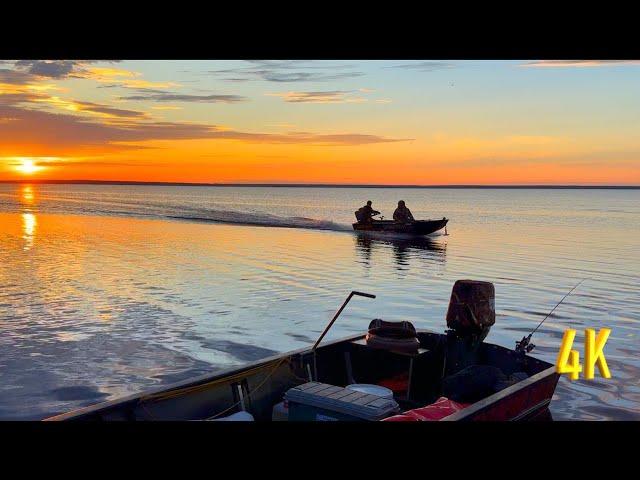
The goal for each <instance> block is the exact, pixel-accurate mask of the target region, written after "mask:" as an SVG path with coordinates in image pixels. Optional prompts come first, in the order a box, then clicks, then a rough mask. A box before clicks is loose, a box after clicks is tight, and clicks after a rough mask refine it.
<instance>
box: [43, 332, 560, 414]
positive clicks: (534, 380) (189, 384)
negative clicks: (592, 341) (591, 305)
mask: <svg viewBox="0 0 640 480" xmlns="http://www.w3.org/2000/svg"><path fill="white" fill-rule="evenodd" d="M363 338H364V335H356V336H352V337H348V338H345V339H341V340H336V341H334V342H327V343H326V344H324V345H321V346H320V347H319V348H318V349H317V350H316V355H314V354H313V352H312V351H311V349H310V348H306V349H301V350H296V351H293V352H289V353H285V354H281V355H276V356H273V357H269V358H265V359H263V360H260V361H257V362H253V363H250V364H248V365H245V366H243V367H240V368H234V369H230V370H227V371H223V372H220V373H217V374H213V375H203V376H200V377H197V378H193V379H189V380H185V381H182V382H179V383H176V384H173V385H169V386H165V387H161V388H157V389H154V390H151V391H148V392H144V393H141V394H136V395H131V396H128V397H125V398H121V399H116V400H111V401H108V402H103V403H100V404H97V405H93V406H89V407H85V408H81V409H79V410H76V411H72V412H69V413H64V414H62V415H57V416H55V417H51V418H48V419H46V420H50V421H61V420H83V421H91V420H97V421H118V420H124V421H149V420H151V421H153V420H207V419H211V418H212V417H219V416H225V415H230V414H232V413H234V412H235V411H237V409H238V407H237V405H238V403H239V398H238V390H239V389H244V391H245V392H246V395H245V402H246V404H247V405H246V406H247V410H248V411H250V412H251V414H252V415H253V416H254V417H255V419H256V420H257V421H270V420H271V416H272V409H273V406H274V405H275V404H277V403H278V402H280V401H281V400H282V398H283V395H284V393H285V392H286V391H287V390H288V389H289V388H292V387H295V386H297V385H300V384H301V383H304V382H306V381H308V380H309V378H308V376H309V375H310V372H312V371H313V370H314V367H315V366H314V362H315V361H316V360H317V372H316V373H314V377H316V376H317V377H316V378H318V380H319V381H324V382H325V383H331V384H335V385H345V384H347V383H348V380H347V377H346V374H345V368H344V367H345V364H344V361H345V355H346V354H350V355H351V357H353V360H354V365H358V364H360V365H362V364H363V363H362V362H363V361H364V357H361V358H358V355H359V353H358V352H359V350H356V349H354V348H353V345H354V343H357V341H358V340H361V339H363ZM418 340H419V341H420V345H421V347H422V348H425V349H428V350H430V351H432V352H434V356H433V357H432V360H433V364H430V363H426V364H425V365H422V367H421V366H420V365H419V364H417V365H416V368H417V369H418V370H420V368H422V373H421V374H420V375H428V374H429V373H428V372H429V371H439V372H442V366H441V364H438V361H439V358H438V354H437V352H438V350H439V348H440V347H441V346H442V345H446V344H447V342H448V339H447V336H446V335H442V334H437V333H432V332H426V331H419V332H418ZM369 354H370V352H369V353H367V355H369ZM381 355H383V357H381V358H380V359H379V360H377V361H373V360H371V359H370V358H369V357H367V362H372V363H370V364H369V370H370V372H368V373H375V372H378V371H380V370H381V369H383V368H386V367H387V366H388V365H389V364H390V361H391V363H392V361H393V358H386V357H384V355H385V352H384V351H382V353H381ZM458 358H460V357H458ZM397 360H398V362H399V363H398V365H399V366H400V367H402V366H403V365H404V366H405V368H406V365H405V363H406V358H405V357H399V358H398V359H397ZM440 360H441V359H440ZM376 362H378V363H376ZM464 363H466V364H474V363H479V364H483V363H484V364H489V365H495V366H498V367H500V368H501V369H502V370H503V371H504V372H505V373H512V372H513V371H526V372H527V373H528V375H529V377H528V378H527V379H526V380H522V381H520V382H518V383H516V384H514V385H512V386H510V387H508V388H505V389H504V390H501V391H499V392H497V393H495V394H494V395H491V396H489V397H486V398H484V399H482V400H480V401H478V402H476V403H474V404H472V405H470V406H468V407H467V408H465V409H463V410H461V411H459V412H457V413H455V414H453V415H451V416H449V417H446V418H445V419H444V420H446V421H468V420H473V421H482V420H490V421H495V420H502V421H505V420H524V419H527V418H530V417H533V416H535V415H536V414H539V413H540V412H541V411H543V410H544V409H546V408H547V406H548V405H549V402H550V401H551V398H552V396H553V393H554V391H555V387H556V384H557V382H558V378H559V376H558V374H557V373H556V372H555V367H554V366H553V365H552V364H550V363H547V362H544V361H542V360H539V359H536V358H534V357H530V356H528V355H523V354H519V353H516V352H514V351H513V350H509V349H507V348H505V347H501V346H498V345H493V344H482V345H481V346H480V348H479V349H477V350H474V353H473V355H472V356H471V357H469V358H466V359H464ZM461 367H462V364H460V367H458V368H461ZM365 373H367V372H360V373H359V374H365ZM360 378H362V377H360ZM418 378H420V377H418ZM431 383H432V382H431V381H425V385H424V387H425V388H428V386H429V385H430V384H431ZM419 387H421V385H416V389H415V390H416V392H417V393H418V395H420V388H419ZM412 391H413V389H412ZM434 398H437V395H436V394H435V392H434V395H431V394H425V395H424V396H422V397H421V398H420V399H418V403H417V404H414V405H409V406H407V407H406V409H409V408H415V407H417V406H424V405H425V404H426V403H428V402H431V401H433V399H434ZM429 399H431V400H429Z"/></svg>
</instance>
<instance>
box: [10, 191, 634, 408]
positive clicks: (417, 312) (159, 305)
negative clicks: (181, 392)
mask: <svg viewBox="0 0 640 480" xmlns="http://www.w3.org/2000/svg"><path fill="white" fill-rule="evenodd" d="M368 199H371V200H373V202H374V208H376V209H377V210H381V211H382V213H383V214H385V215H386V216H387V217H390V216H391V213H392V212H393V209H394V207H395V204H396V202H397V200H399V199H404V200H405V201H406V202H407V205H408V206H409V208H411V210H412V211H413V214H414V216H415V217H416V218H434V219H435V218H442V217H443V216H446V217H447V218H450V219H451V220H450V223H449V226H448V232H449V235H448V236H445V235H442V234H436V235H433V236H431V237H429V240H423V241H410V240H407V239H383V238H370V237H362V236H358V235H356V234H354V233H353V232H352V231H351V225H350V224H351V222H352V221H353V212H354V210H356V208H358V207H359V206H361V205H362V204H364V202H365V201H366V200H368ZM221 222H226V223H221ZM0 227H1V230H0V282H1V285H2V287H1V289H0V379H2V381H1V382H0V419H40V418H43V417H46V416H50V415H54V414H57V413H61V412H65V411H68V410H71V409H74V408H78V407H81V406H85V405H89V404H92V403H96V402H99V401H104V400H107V399H113V398H117V397H119V396H122V395H127V394H131V393H135V392H139V391H142V390H145V389H148V388H152V387H156V386H159V385H164V384H169V383H172V382H175V381H178V380H181V379H185V378H188V377H190V376H195V375H200V374H203V373H206V372H213V371H216V370H219V369H223V368H228V367H230V366H234V365H241V364H243V363H245V362H248V361H252V360H257V359H259V358H262V357H265V356H268V355H271V354H273V353H275V352H284V351H287V350H291V349H296V348H301V347H305V346H308V345H310V344H311V343H312V342H313V341H314V340H315V339H316V338H317V336H318V335H319V334H320V332H321V331H322V330H323V328H324V327H325V325H326V323H327V322H328V320H329V319H330V318H331V315H332V314H333V313H334V312H335V310H336V308H337V307H338V306H339V305H340V304H341V303H342V301H343V300H344V298H345V296H346V295H347V294H348V293H349V291H351V290H361V291H365V292H370V293H374V294H376V295H377V299H375V300H369V299H361V298H356V299H354V300H353V301H352V302H351V304H350V305H349V307H347V309H346V310H345V312H344V314H343V316H341V317H340V319H339V320H338V322H337V323H336V325H335V326H334V328H333V329H332V331H331V332H330V334H329V336H328V338H337V337H340V336H345V335H349V334H353V333H356V332H362V331H364V330H365V329H366V327H367V325H368V323H369V321H370V320H371V319H372V318H374V317H382V318H384V319H387V320H409V321H411V322H413V323H414V324H415V325H416V327H418V328H427V329H431V330H434V331H443V330H444V329H445V320H444V318H445V314H446V309H447V305H448V300H449V296H450V293H451V287H452V285H453V282H454V281H455V280H457V279H461V278H473V279H478V280H488V281H491V282H494V284H495V287H496V310H497V319H496V324H495V326H494V327H493V328H492V330H491V333H490V334H489V336H488V338H487V341H489V342H492V343H497V344H500V345H503V346H507V347H513V346H514V342H515V341H516V340H519V339H520V338H521V337H522V336H523V335H525V334H527V333H528V332H529V331H531V330H532V329H533V328H534V327H535V326H536V325H537V323H538V322H539V321H540V320H541V319H542V318H544V316H545V315H546V314H547V313H548V312H549V311H550V310H551V309H552V308H553V306H554V305H555V304H556V303H557V302H558V301H559V300H560V299H561V298H562V297H563V296H564V295H565V294H566V293H567V292H568V291H569V290H570V289H571V288H572V287H573V286H574V285H575V284H577V283H578V282H579V281H580V280H582V279H585V278H587V280H586V281H585V282H584V283H583V284H582V285H581V286H580V287H579V288H578V289H577V290H576V291H575V292H574V293H573V294H572V295H571V296H569V297H568V298H567V299H566V300H565V302H564V303H563V304H562V305H561V306H560V307H558V309H557V310H556V311H555V313H554V314H553V315H552V316H551V317H550V318H549V319H548V320H547V321H546V322H545V324H544V325H543V326H542V327H541V328H540V330H538V332H537V333H536V335H535V336H534V338H533V343H535V344H536V345H537V347H536V349H535V350H534V351H533V352H532V355H534V356H538V357H540V358H543V359H545V360H547V361H549V362H552V363H554V362H555V359H556V356H557V351H558V347H559V344H560V340H561V338H562V334H563V331H564V330H565V329H566V328H575V329H577V330H578V337H577V341H578V342H579V343H578V344H577V345H576V346H575V347H574V348H576V347H578V346H579V347H578V350H582V339H583V330H584V328H588V327H592V328H595V329H600V328H602V327H608V328H611V329H612V334H611V337H610V339H609V341H608V342H607V344H606V347H605V354H606V358H607V362H608V364H609V368H610V370H611V373H612V375H613V378H612V379H609V380H604V379H602V378H600V377H599V375H598V373H597V370H596V379H595V380H592V381H585V380H579V381H574V382H572V381H570V380H569V379H568V378H566V377H564V376H563V378H561V379H560V382H559V384H558V388H557V390H556V394H555V397H554V399H553V401H552V403H551V412H552V415H553V418H554V419H559V420H566V419H586V420H592V419H593V420H604V419H620V420H623V419H640V382H639V377H640V355H639V353H638V352H639V350H638V346H639V340H640V336H639V335H640V295H639V293H640V288H639V284H640V190H579V189H578V190H575V189H571V190H558V189H517V190H516V189H395V188H386V189H385V188H381V189H377V188H376V189H358V188H275V187H259V188H258V187H173V186H123V185H115V186H110V185H98V186H96V185H12V184H4V185H0ZM285 227H286V228H285Z"/></svg>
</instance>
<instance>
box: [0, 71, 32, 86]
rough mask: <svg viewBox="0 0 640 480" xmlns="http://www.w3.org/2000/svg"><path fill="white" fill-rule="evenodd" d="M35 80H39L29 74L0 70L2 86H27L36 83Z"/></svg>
mask: <svg viewBox="0 0 640 480" xmlns="http://www.w3.org/2000/svg"><path fill="white" fill-rule="evenodd" d="M35 80H37V79H36V78H35V77H34V76H33V75H32V74H30V73H28V72H21V71H18V70H10V69H8V68H0V84H2V83H4V84H9V85H25V84H27V83H31V82H34V81H35Z"/></svg>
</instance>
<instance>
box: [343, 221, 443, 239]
mask: <svg viewBox="0 0 640 480" xmlns="http://www.w3.org/2000/svg"><path fill="white" fill-rule="evenodd" d="M448 222H449V219H447V218H443V219H441V220H416V221H415V222H411V223H398V222H395V221H394V220H372V221H371V222H370V223H360V222H358V223H354V224H353V229H354V230H356V231H362V232H384V233H400V234H405V235H429V234H431V233H434V232H437V231H438V230H442V229H443V228H445V227H446V226H447V223H448Z"/></svg>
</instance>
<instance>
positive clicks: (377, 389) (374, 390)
mask: <svg viewBox="0 0 640 480" xmlns="http://www.w3.org/2000/svg"><path fill="white" fill-rule="evenodd" d="M346 388H347V390H355V391H356V392H362V393H368V394H370V395H376V396H378V397H383V398H393V391H391V390H389V389H388V388H386V387H381V386H380V385H371V384H369V383H353V384H351V385H347V387H346Z"/></svg>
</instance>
